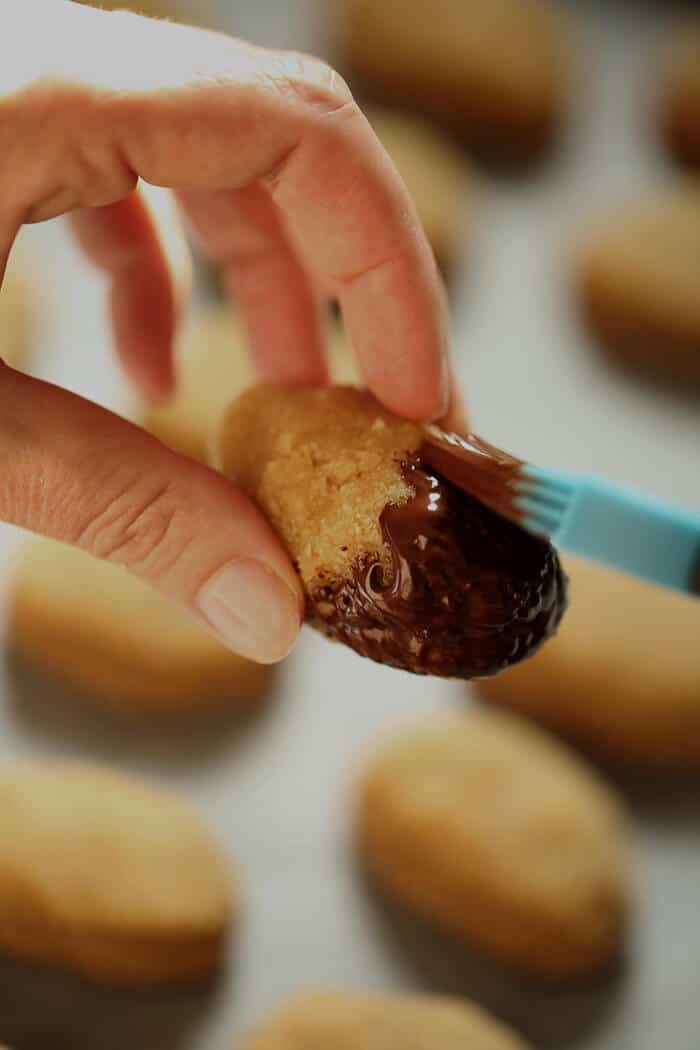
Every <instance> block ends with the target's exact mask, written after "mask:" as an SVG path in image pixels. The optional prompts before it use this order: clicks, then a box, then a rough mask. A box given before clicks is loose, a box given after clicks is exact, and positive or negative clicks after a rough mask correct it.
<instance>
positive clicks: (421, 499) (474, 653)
mask: <svg viewBox="0 0 700 1050" xmlns="http://www.w3.org/2000/svg"><path fill="white" fill-rule="evenodd" d="M432 452H434V448H433V445H432V438H431V437H430V436H429V435H428V433H427V431H426V430H425V428H424V427H422V426H419V425H417V424H415V423H410V422H407V421H405V420H402V419H399V418H398V417H396V416H393V415H392V414H391V413H389V412H387V411H386V410H385V409H384V408H382V407H381V406H380V405H379V404H378V402H377V401H376V400H375V399H374V398H373V397H372V396H371V395H370V394H368V393H367V392H366V391H361V390H357V389H353V388H350V387H333V388H309V387H282V386H275V387H273V386H259V387H255V388H251V389H250V390H248V391H247V392H246V393H244V394H243V395H242V396H241V397H240V398H239V399H238V400H237V401H236V402H235V403H234V404H233V405H232V406H231V408H230V410H229V412H228V414H227V416H226V418H225V420H224V425H223V428H222V431H221V435H220V442H219V458H218V463H219V465H220V466H221V468H222V469H223V471H224V473H225V474H226V475H227V476H228V477H230V478H231V479H232V480H234V481H236V482H237V483H238V484H240V485H241V486H242V487H243V489H244V490H245V491H247V492H248V493H249V494H250V495H252V496H253V497H254V498H255V499H256V500H257V502H258V503H259V504H260V506H261V507H262V509H263V510H264V511H265V513H266V514H267V516H268V517H269V518H270V520H271V522H272V524H273V525H274V527H275V528H276V529H277V530H278V532H279V533H280V535H281V537H282V539H283V540H284V542H285V544H286V546H287V549H288V550H289V553H290V555H291V557H292V559H293V561H294V562H295V564H296V566H297V567H298V569H299V573H300V575H301V578H302V581H303V583H304V586H305V590H306V597H307V620H308V622H310V623H311V624H312V625H313V626H315V627H318V628H319V629H320V630H322V631H323V632H324V633H325V634H327V635H328V636H329V637H331V638H333V639H335V640H337V641H342V642H344V643H345V644H347V645H349V646H350V647H351V648H353V649H355V650H356V651H357V652H359V653H361V654H362V655H365V656H369V657H370V658H372V659H374V660H378V661H380V662H382V663H387V664H390V665H392V666H395V667H400V668H403V669H405V670H411V671H414V672H417V673H428V674H441V675H446V676H454V677H471V676H474V675H478V674H493V673H495V672H496V671H497V670H499V669H500V668H501V667H504V666H507V665H508V664H509V663H511V662H512V661H514V660H518V659H522V658H524V657H525V656H527V655H528V653H529V652H530V651H532V650H534V648H536V647H537V645H539V644H540V643H541V642H542V641H543V640H544V639H545V638H546V637H547V636H548V635H549V634H550V633H551V632H552V631H554V630H555V629H556V624H557V623H558V620H559V617H560V616H561V614H562V612H563V609H564V606H565V601H566V586H565V580H564V578H563V576H562V574H561V572H560V570H559V564H558V561H557V559H556V555H555V554H554V552H553V551H552V549H551V548H550V547H549V546H548V545H547V544H543V543H542V542H541V541H539V540H537V539H535V538H534V537H532V536H530V535H529V534H527V533H525V532H523V531H522V530H521V529H518V528H517V527H516V526H514V525H511V524H510V523H509V522H507V521H505V520H504V519H503V518H500V517H499V516H498V515H496V514H494V513H493V512H492V511H490V510H487V508H486V507H484V506H483V504H481V503H479V502H478V501H477V500H476V499H474V498H473V497H472V496H471V495H467V494H466V493H465V492H463V491H462V489H461V488H459V487H458V486H457V485H455V484H453V483H452V481H449V480H448V479H447V478H446V477H445V476H444V471H443V470H442V468H441V469H440V471H439V472H438V471H437V470H434V469H433V467H432V466H431V465H430V463H431V460H430V456H431V454H432ZM489 455H490V453H489ZM479 458H480V459H481V461H482V462H484V463H486V462H487V461H488V462H490V459H489V456H481V457H479Z"/></svg>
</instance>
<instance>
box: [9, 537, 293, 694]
mask: <svg viewBox="0 0 700 1050" xmlns="http://www.w3.org/2000/svg"><path fill="white" fill-rule="evenodd" d="M9 638H10V644H11V646H12V648H13V649H14V650H15V651H16V652H18V653H19V655H20V656H22V657H23V658H24V659H25V660H27V661H28V662H29V663H30V664H32V665H33V666H34V667H36V668H37V669H38V670H40V671H42V672H43V673H44V674H46V675H50V676H52V677H53V678H55V679H56V680H58V681H59V682H61V683H62V684H64V685H66V686H68V687H69V688H72V689H76V690H78V691H79V692H80V693H82V694H84V695H85V696H86V697H89V698H90V699H92V700H95V701H98V702H103V703H108V704H110V705H112V706H114V707H116V708H119V707H121V708H131V709H133V710H137V711H143V712H159V711H160V712H164V711H175V710H177V711H185V710H190V711H193V712H199V711H205V710H208V709H209V710H210V709H212V708H214V707H241V708H246V707H248V706H250V705H251V704H252V703H254V702H255V701H256V700H257V699H258V698H259V697H260V694H261V693H262V692H263V691H264V689H265V688H266V687H267V686H268V685H269V684H270V682H271V681H272V676H273V674H274V671H273V670H272V669H271V668H270V667H268V666H263V665H261V664H255V663H252V662H250V661H249V660H245V659H244V658H243V657H241V656H237V655H236V654H235V653H232V652H230V651H229V650H228V649H226V648H225V646H223V645H222V644H220V643H219V642H218V641H216V639H215V638H213V637H211V636H210V635H209V634H208V633H207V632H206V631H205V630H204V629H203V628H201V627H199V626H198V625H197V623H196V622H195V621H194V620H193V619H192V618H191V617H190V616H189V615H188V614H187V613H186V612H185V611H183V610H182V609H180V608H179V607H178V606H176V605H175V604H174V603H173V602H170V601H168V599H167V598H164V597H163V596H162V595H161V594H159V593H158V592H157V591H155V590H154V589H153V588H151V587H150V586H149V585H148V584H146V583H144V582H142V581H141V580H139V579H137V578H136V577H134V576H132V575H131V574H130V573H128V572H127V571H126V570H125V569H123V568H122V567H121V566H118V565H113V564H111V563H107V562H103V561H98V559H97V558H93V557H91V556H90V555H89V554H85V553H84V552H83V551H80V550H76V549H75V548H73V547H68V546H65V545H63V544H60V543H56V542H54V541H51V540H36V541H34V542H32V543H30V544H29V545H28V546H27V547H26V548H25V550H24V552H23V554H22V556H21V558H20V561H19V563H18V565H17V569H16V576H15V582H14V587H13V590H12V593H11V598H10V607H9Z"/></svg>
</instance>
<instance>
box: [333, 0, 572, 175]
mask: <svg viewBox="0 0 700 1050" xmlns="http://www.w3.org/2000/svg"><path fill="white" fill-rule="evenodd" d="M339 19H340V25H339V38H340V39H339V48H340V51H339V62H340V66H341V69H342V70H343V71H344V72H345V71H347V74H348V76H349V77H350V81H351V83H352V84H353V86H355V81H357V84H356V86H357V87H358V88H359V90H360V91H363V90H366V92H367V94H368V95H370V96H371V97H372V98H376V99H377V100H379V101H387V102H394V103H398V104H405V105H406V106H407V107H409V108H410V109H414V110H416V111H418V112H421V113H425V114H426V115H428V116H431V117H433V118H435V119H436V120H437V121H439V122H440V123H441V124H444V125H445V126H446V127H448V128H450V129H452V130H453V131H456V132H457V133H458V134H459V135H460V136H461V137H462V138H464V139H465V140H466V141H467V142H469V143H470V144H471V145H473V146H475V147H476V148H477V149H478V150H479V151H481V152H483V153H485V154H487V155H488V156H489V158H491V159H495V160H499V161H507V162H523V161H529V160H532V159H535V158H537V157H538V156H539V155H540V154H541V153H542V151H543V149H544V148H545V147H546V146H547V145H548V144H549V143H550V141H551V140H552V138H553V137H554V135H555V134H556V132H557V130H558V129H559V127H560V125H561V123H562V120H563V117H564V112H565V110H566V103H567V95H568V77H569V73H570V68H571V40H570V36H569V32H568V30H567V29H565V27H564V25H563V22H562V16H561V12H560V10H558V9H557V8H556V7H554V6H551V5H549V4H548V3H546V2H545V0H492V2H491V3H489V4H488V5H484V4H482V3H480V2H479V0H460V2H458V3H457V2H455V0H439V2H437V3H434V4H432V5H431V6H430V7H429V8H428V7H426V5H425V4H424V3H421V0H382V2H381V3H378V2H377V0H343V4H342V7H341V11H340V13H339Z"/></svg>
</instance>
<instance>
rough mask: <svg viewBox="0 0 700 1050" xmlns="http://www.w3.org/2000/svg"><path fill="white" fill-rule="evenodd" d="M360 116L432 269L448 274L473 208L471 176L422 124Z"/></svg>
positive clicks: (454, 151)
mask: <svg viewBox="0 0 700 1050" xmlns="http://www.w3.org/2000/svg"><path fill="white" fill-rule="evenodd" d="M365 114H366V116H367V117H368V119H369V121H370V123H371V124H372V127H373V128H374V131H375V132H376V134H377V136H378V138H379V139H380V141H381V143H382V145H383V146H384V148H385V149H386V151H387V153H388V154H389V156H390V157H391V159H392V160H393V162H394V164H395V165H396V168H397V169H398V172H399V174H400V175H401V177H402V178H403V180H404V182H405V183H406V186H407V187H408V191H409V193H410V194H411V196H412V198H413V201H414V203H415V205H416V210H417V212H418V216H419V218H420V220H421V222H422V224H423V228H424V229H425V232H426V235H427V237H428V240H429V241H430V244H431V246H432V249H433V252H434V253H435V258H436V259H437V262H438V265H439V266H440V268H441V270H442V271H443V273H445V274H449V271H450V269H451V267H452V265H453V263H454V262H455V258H456V256H457V254H458V253H459V251H460V247H461V245H462V244H463V243H464V240H465V235H466V234H467V233H468V229H467V226H468V224H469V221H470V219H472V218H473V216H474V213H475V212H476V210H477V197H478V191H477V189H476V177H475V175H474V173H473V172H472V171H471V169H470V167H469V165H468V164H467V161H466V159H465V157H464V155H463V153H462V151H461V150H460V149H458V147H457V146H456V145H455V144H454V143H453V142H452V140H451V139H450V138H449V137H448V136H447V135H445V134H444V133H443V132H441V131H440V130H439V129H438V128H436V127H435V126H434V125H432V124H430V123H428V122H427V121H425V120H422V119H420V118H418V117H411V116H408V115H406V114H403V113H401V112H398V111H396V110H391V109H385V108H383V107H377V106H371V107H367V108H365Z"/></svg>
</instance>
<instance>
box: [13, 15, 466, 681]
mask: <svg viewBox="0 0 700 1050" xmlns="http://www.w3.org/2000/svg"><path fill="white" fill-rule="evenodd" d="M37 17H40V18H41V22H42V33H41V35H40V36H39V37H38V38H37V34H36V21H37ZM0 36H2V39H3V42H5V43H6V44H7V49H6V53H7V55H8V56H9V58H8V62H7V63H5V64H4V65H3V68H2V70H1V71H0V118H1V123H2V127H3V133H4V134H6V141H7V143H8V144H9V145H8V149H7V150H6V151H5V158H4V159H5V163H4V165H3V168H2V172H0V190H1V191H2V192H0V272H2V271H4V269H5V263H6V261H7V259H8V257H9V254H10V251H11V248H12V244H13V241H14V239H15V236H16V234H17V233H18V231H19V229H20V227H21V226H22V225H23V223H25V222H32V223H34V222H41V221H44V220H47V219H51V218H54V217H57V216H59V215H63V214H69V215H70V221H71V225H72V228H73V230H74V232H75V234H76V236H77V238H78V241H79V243H80V245H81V246H82V248H83V250H84V251H85V253H86V254H87V256H88V257H89V258H90V259H91V260H92V262H93V263H94V264H96V265H97V266H98V267H99V268H100V269H101V270H102V271H103V272H104V273H105V274H106V276H107V278H108V280H109V284H110V298H111V308H112V320H113V330H114V335H115V341H116V347H117V352H118V354H119V356H120V358H121V361H122V363H123V365H124V367H125V369H126V371H127V373H128V375H129V376H130V377H131V379H132V380H133V382H134V384H135V385H136V386H137V388H138V389H139V390H140V391H141V392H142V393H143V394H144V396H146V397H147V398H150V399H154V398H158V397H166V396H168V395H169V394H170V393H171V392H172V387H173V383H174V369H173V357H172V344H173V339H174V335H175V331H176V326H177V320H178V306H179V294H178V287H177V280H176V277H175V275H174V274H173V272H172V271H171V268H170V267H169V264H168V261H167V258H166V254H165V252H164V250H163V247H162V244H161V240H160V238H159V234H158V229H157V223H156V222H155V221H154V219H153V216H152V214H151V212H150V211H149V208H148V206H147V202H146V200H145V198H144V195H143V194H142V193H141V192H140V190H139V186H138V183H139V180H141V181H145V182H147V183H150V184H153V185H156V186H160V187H167V188H170V189H172V190H173V191H175V192H176V194H177V199H178V201H179V206H180V209H181V211H182V212H183V214H184V215H185V216H186V218H187V219H188V221H189V222H190V224H191V226H192V227H193V229H194V231H195V235H196V237H197V238H198V240H199V241H200V243H201V245H202V247H203V249H204V250H205V252H206V253H207V255H208V256H209V257H210V258H211V259H213V260H215V261H216V262H217V263H218V264H219V265H220V266H221V267H222V269H223V271H224V274H225V279H226V282H227V283H228V285H229V286H230V287H231V289H232V290H233V291H234V292H235V294H236V297H237V298H238V300H239V302H240V308H241V311H242V315H243V317H244V321H245V325H246V330H247V332H248V334H249V336H250V339H251V348H252V354H253V358H254V362H255V365H256V367H257V369H258V370H259V371H260V372H261V374H262V375H264V376H267V377H268V378H272V379H274V380H275V381H289V382H295V383H297V382H309V381H315V382H322V381H324V380H325V378H326V375H327V368H326V364H325V362H324V358H323V353H322V332H321V328H320V325H319V323H318V318H317V310H316V298H315V294H314V290H313V288H314V281H313V280H311V279H310V278H309V275H308V273H307V270H306V261H307V259H308V258H312V259H313V261H314V266H315V274H314V275H313V276H314V277H315V278H318V279H319V280H323V281H324V282H325V284H326V285H327V286H328V288H329V289H330V290H331V291H332V293H333V295H334V297H335V298H337V299H338V300H339V301H340V304H341V306H342V309H343V314H344V317H345V322H346V325H347V328H348V331H349V335H350V343H351V345H352V347H353V350H354V352H355V353H356V355H357V358H358V361H359V363H360V365H361V370H362V374H363V379H364V381H365V382H366V383H367V385H368V386H369V387H370V388H371V389H372V390H373V392H374V393H375V395H376V396H377V397H378V398H379V400H380V401H381V402H382V403H384V404H386V405H387V406H388V407H389V408H390V409H392V410H394V411H395V412H397V413H398V414H399V415H401V416H402V417H405V418H408V419H416V420H424V419H432V418H437V417H439V416H441V415H443V414H444V413H445V412H446V411H447V409H448V407H449V406H450V404H451V403H453V401H454V394H453V391H452V390H451V372H450V367H449V365H448V362H447V349H446V348H447V322H446V311H445V305H444V298H443V292H442V286H441V283H440V280H439V276H438V273H437V268H436V266H435V262H434V259H433V256H432V253H431V252H430V248H429V246H428V244H427V241H426V238H425V234H424V232H423V230H422V228H421V226H420V223H419V220H418V217H417V215H416V212H415V208H414V206H413V203H412V201H411V199H410V196H409V194H408V191H407V190H406V188H405V186H404V185H403V183H402V181H401V179H400V177H399V176H398V174H397V173H396V170H395V168H394V166H393V165H392V164H391V162H390V160H389V158H388V156H387V154H386V152H385V151H384V150H383V149H382V148H381V145H380V144H379V141H378V140H377V138H376V136H375V135H374V133H373V132H372V130H371V127H370V125H369V123H368V121H367V120H366V118H365V117H364V116H363V114H362V112H361V111H360V109H359V108H358V106H357V105H356V103H355V101H354V99H353V97H352V95H351V93H350V91H349V90H348V88H347V86H346V85H345V84H344V82H343V81H342V80H341V78H340V77H339V76H338V75H337V74H336V73H335V72H334V71H333V70H332V69H331V68H330V67H328V66H327V65H325V64H324V63H323V62H321V61H318V60H316V59H313V58H310V57H308V56H301V55H298V54H295V53H287V52H281V51H268V50H265V49H262V48H256V47H253V46H252V45H248V44H246V43H244V42H242V41H239V40H235V39H233V38H230V37H227V36H225V35H222V34H216V33H210V32H205V31H202V30H197V29H193V28H190V27H185V26H180V25H176V24H174V23H170V22H159V21H155V20H151V19H147V18H140V17H138V16H136V15H133V14H131V13H130V12H125V11H101V10H97V9H94V8H91V7H86V6H80V5H75V4H73V3H70V2H68V0H56V2H55V3H51V4H46V3H43V2H42V0H26V2H25V3H23V4H22V5H20V6H19V7H16V8H13V10H12V12H9V11H6V10H5V9H4V8H3V11H2V12H0ZM57 39H61V40H62V41H64V46H63V47H62V48H61V49H58V50H57V49H56V48H54V47H53V46H52V43H53V41H55V40H57ZM156 52H157V53H158V54H159V55H160V56H161V57H162V61H161V62H159V63H158V65H157V67H156V66H154V64H153V61H152V56H153V54H154V53H156ZM124 54H128V55H129V56H130V62H129V63H128V64H125V63H124V62H123V60H122V57H121V56H123V55H124ZM239 147H240V148H239ZM27 157H31V165H30V166H29V169H27V160H26V158H27ZM204 157H206V163H203V160H202V158H204ZM25 176H26V177H25ZM300 245H303V247H304V251H302V250H301V249H300V248H299V246H300ZM0 419H1V420H2V425H1V429H0V462H1V465H2V468H3V486H2V490H1V491H0V520H3V521H7V522H10V523H12V524H15V525H19V526H21V527H23V528H26V529H29V530H30V531H34V532H37V533H41V534H43V535H46V536H48V537H50V538H53V539H56V540H60V541H63V542H67V543H69V544H73V545H75V546H78V547H81V548H82V549H83V550H85V551H87V552H88V553H90V554H93V555H95V556H97V557H99V558H102V559H105V560H107V561H113V562H115V563H117V564H119V565H123V566H125V567H126V568H127V569H128V570H129V571H131V572H133V573H135V574H136V575H138V576H140V577H142V578H143V579H144V580H145V581H147V582H148V583H149V584H151V585H152V586H155V587H156V588H158V589H160V590H161V591H162V592H163V593H164V594H165V595H166V596H167V597H168V598H170V599H172V600H174V601H177V602H180V603H181V605H183V606H184V607H185V608H186V609H188V610H189V612H190V613H191V614H193V615H194V616H195V618H197V619H198V620H199V622H200V623H202V624H204V625H205V626H206V627H207V628H208V629H209V630H211V631H213V632H214V633H215V634H217V636H218V637H219V638H220V639H221V640H223V642H224V643H225V644H227V645H229V646H230V647H231V648H232V649H234V650H235V651H237V652H239V653H241V654H242V655H243V656H246V657H249V658H251V659H255V660H258V661H259V662H262V663H272V662H275V661H277V660H280V659H282V658H283V657H284V656H285V655H286V654H287V653H288V652H289V650H290V648H291V647H292V645H293V644H294V641H295V639H296V637H297V634H298V631H299V628H300V625H301V620H302V612H303V593H302V588H301V585H300V583H299V580H298V577H297V574H296V573H295V571H294V568H293V566H292V564H291V563H290V560H289V558H288V556H287V553H286V551H285V549H284V547H283V546H282V544H281V543H280V541H279V539H278V537H277V536H276V535H275V534H274V532H273V530H272V529H271V528H270V526H269V525H268V523H267V522H266V521H265V519H264V517H263V515H262V514H261V513H260V511H259V510H258V508H257V507H256V506H255V505H254V504H253V503H252V502H251V500H250V499H249V498H248V497H247V496H246V495H244V494H243V493H242V492H241V490H240V489H238V488H236V487H235V486H234V485H232V484H231V483H230V482H229V481H227V480H226V479H225V478H223V477H222V476H220V475H217V474H216V473H214V472H213V471H211V470H208V469H207V468H206V467H205V466H203V465H201V464H198V463H195V462H193V461H191V460H187V459H185V458H184V457H182V456H181V455H178V454H176V453H175V452H174V451H173V450H170V449H167V448H165V447H164V446H163V445H162V444H160V443H159V442H158V441H156V440H155V439H154V438H153V437H151V436H150V435H148V434H145V433H144V432H143V431H142V430H141V429H139V428H136V427H133V426H132V425H130V424H129V423H127V422H125V421H124V420H121V419H118V418H117V417H116V416H114V415H111V414H110V413H108V412H106V411H105V410H103V409H102V408H100V407H98V406H96V405H94V404H91V403H90V402H88V401H86V400H84V399H81V398H79V397H76V396H75V395H73V394H70V393H68V392H67V391H65V390H62V389H60V388H58V387H55V386H52V385H51V384H49V383H43V382H40V381H39V380H37V379H35V378H32V377H29V376H25V375H22V374H20V373H19V372H16V371H13V370H12V369H11V368H10V367H9V366H7V365H5V366H0Z"/></svg>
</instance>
